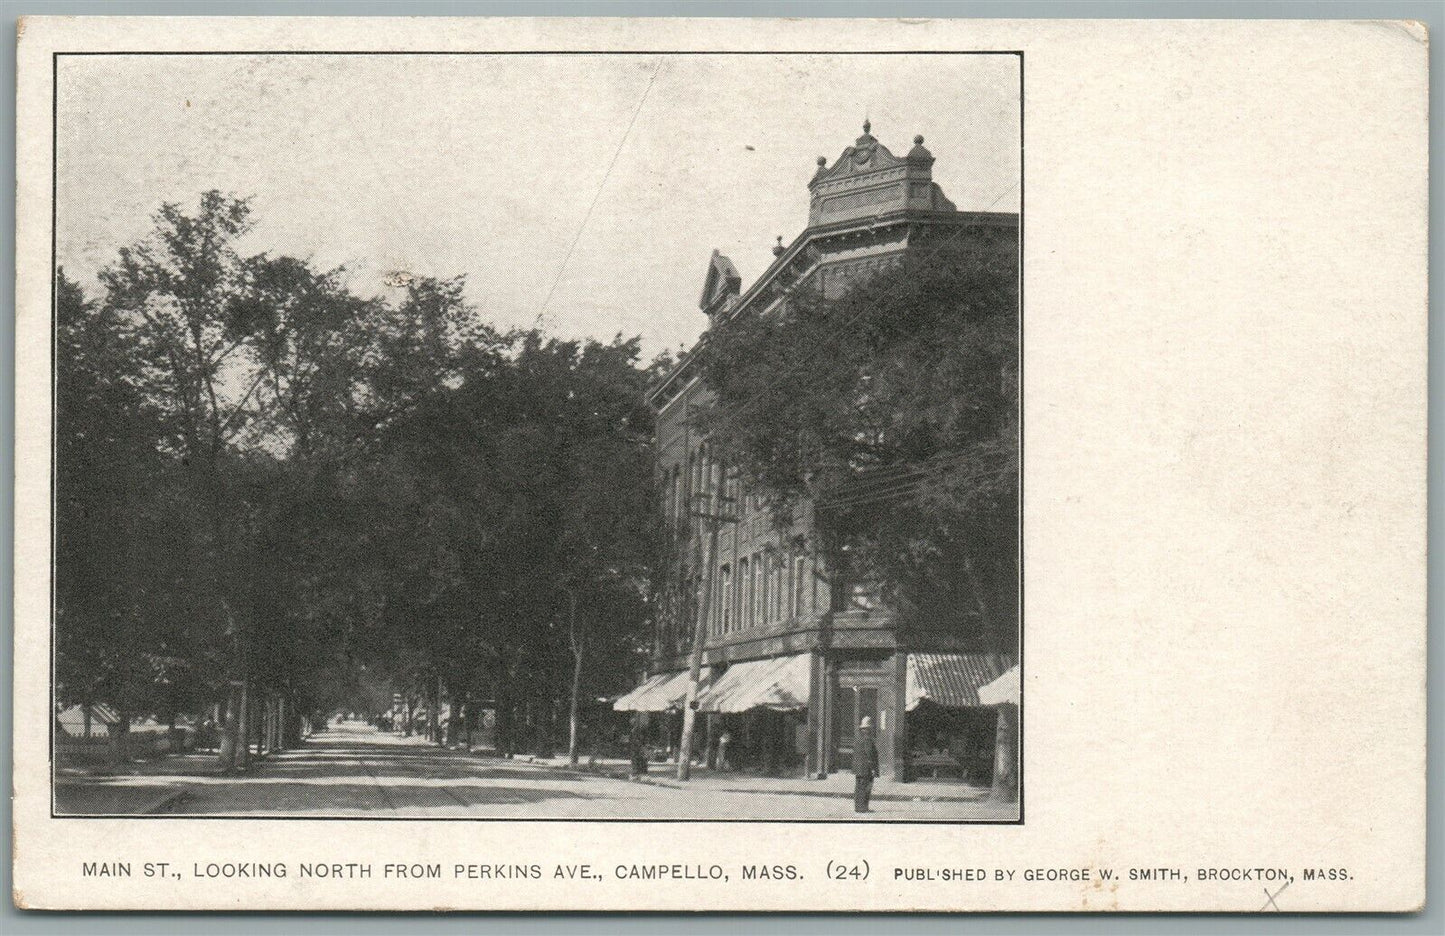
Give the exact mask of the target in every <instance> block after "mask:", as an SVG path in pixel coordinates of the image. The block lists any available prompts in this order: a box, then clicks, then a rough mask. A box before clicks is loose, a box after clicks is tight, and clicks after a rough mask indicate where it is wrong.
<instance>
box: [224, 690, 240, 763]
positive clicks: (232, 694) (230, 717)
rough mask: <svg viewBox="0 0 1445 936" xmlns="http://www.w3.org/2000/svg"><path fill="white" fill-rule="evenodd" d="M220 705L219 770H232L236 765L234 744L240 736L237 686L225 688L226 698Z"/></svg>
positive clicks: (238, 692) (238, 691)
mask: <svg viewBox="0 0 1445 936" xmlns="http://www.w3.org/2000/svg"><path fill="white" fill-rule="evenodd" d="M222 705H223V707H224V711H223V713H222V718H221V750H220V761H221V769H222V770H233V769H235V767H236V764H237V759H236V742H237V739H238V738H239V737H240V735H241V730H240V724H239V717H240V712H241V699H240V688H239V687H238V686H236V685H231V686H228V687H227V688H226V698H225V699H224V700H223V702H222Z"/></svg>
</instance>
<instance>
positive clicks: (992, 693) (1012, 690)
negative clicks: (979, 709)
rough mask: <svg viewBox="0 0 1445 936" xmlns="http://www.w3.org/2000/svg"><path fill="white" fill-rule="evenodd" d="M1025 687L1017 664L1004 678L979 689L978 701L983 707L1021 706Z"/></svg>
mask: <svg viewBox="0 0 1445 936" xmlns="http://www.w3.org/2000/svg"><path fill="white" fill-rule="evenodd" d="M1022 691H1023V685H1022V681H1021V680H1020V678H1019V667H1018V664H1017V663H1015V664H1014V665H1013V666H1010V667H1009V668H1008V670H1007V671H1005V672H1004V674H1003V675H1002V676H1000V677H999V678H998V679H995V680H994V681H993V682H991V683H989V684H988V685H986V686H979V687H978V701H979V703H980V704H982V705H1003V704H1004V703H1005V702H1010V703H1013V704H1014V705H1018V704H1019V696H1020V695H1021V694H1022Z"/></svg>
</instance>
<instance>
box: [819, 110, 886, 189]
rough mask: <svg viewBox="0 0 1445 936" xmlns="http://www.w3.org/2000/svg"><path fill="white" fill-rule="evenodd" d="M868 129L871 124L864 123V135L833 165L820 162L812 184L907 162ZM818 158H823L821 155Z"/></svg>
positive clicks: (844, 151) (876, 170)
mask: <svg viewBox="0 0 1445 936" xmlns="http://www.w3.org/2000/svg"><path fill="white" fill-rule="evenodd" d="M868 130H869V125H868V124H867V123H864V124H863V135H862V136H860V137H859V138H858V139H857V140H855V141H854V142H853V145H852V146H850V147H848V148H847V149H845V150H843V154H842V155H841V156H839V157H838V158H837V160H836V161H834V163H833V165H832V166H824V165H822V164H821V163H820V164H819V168H818V174H817V175H815V176H813V181H812V183H811V184H812V185H817V184H818V183H820V182H831V181H834V180H836V179H841V178H845V177H847V176H854V175H864V174H866V173H870V172H878V171H880V170H883V169H892V168H894V167H897V166H902V165H904V164H905V163H906V162H907V160H904V159H899V158H898V157H897V156H894V155H893V153H892V152H891V151H890V150H889V149H888V147H886V146H884V145H883V144H882V143H879V142H878V140H877V139H876V138H875V137H874V136H873V135H872V134H871V133H869V132H868ZM818 158H819V159H820V160H821V159H822V157H821V156H820V157H818Z"/></svg>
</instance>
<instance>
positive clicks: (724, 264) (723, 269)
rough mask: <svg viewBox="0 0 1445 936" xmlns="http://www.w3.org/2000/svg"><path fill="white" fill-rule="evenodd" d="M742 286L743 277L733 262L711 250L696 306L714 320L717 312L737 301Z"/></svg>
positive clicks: (725, 309) (724, 310)
mask: <svg viewBox="0 0 1445 936" xmlns="http://www.w3.org/2000/svg"><path fill="white" fill-rule="evenodd" d="M742 288H743V278H742V277H741V276H739V275H738V268H737V267H735V266H733V262H732V261H731V260H729V259H728V258H727V257H725V256H723V255H722V254H721V253H719V252H718V251H716V250H714V251H713V252H712V257H710V258H709V259H708V262H707V278H706V279H705V280H704V281H703V285H702V296H701V297H700V298H699V299H698V301H697V307H698V308H699V309H701V310H702V311H703V313H704V314H706V315H707V317H708V319H709V320H710V321H713V322H716V321H717V315H718V313H719V312H726V311H727V310H729V309H731V308H732V307H733V305H734V304H735V303H736V302H737V298H738V294H739V293H740V292H741V291H742Z"/></svg>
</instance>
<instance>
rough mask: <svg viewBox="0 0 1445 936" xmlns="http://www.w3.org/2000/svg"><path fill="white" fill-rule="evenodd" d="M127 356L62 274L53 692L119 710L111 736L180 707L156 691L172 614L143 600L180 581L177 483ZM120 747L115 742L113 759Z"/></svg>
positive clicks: (114, 330) (102, 312)
mask: <svg viewBox="0 0 1445 936" xmlns="http://www.w3.org/2000/svg"><path fill="white" fill-rule="evenodd" d="M130 352H131V346H130V344H129V341H128V336H127V335H126V333H125V331H124V329H123V327H122V326H121V323H119V322H118V321H117V320H116V318H115V316H114V315H113V314H112V313H111V312H110V311H109V310H107V309H106V308H104V307H102V306H98V305H96V304H95V303H92V302H88V301H86V299H85V297H84V295H83V294H82V293H81V290H80V287H79V286H78V285H76V284H75V283H74V282H73V281H71V280H70V279H68V278H67V277H66V275H65V272H64V271H63V270H61V271H58V273H57V281H56V358H57V369H56V415H57V427H56V492H55V494H56V517H55V528H56V573H55V576H56V577H55V590H56V644H57V646H56V650H57V654H56V655H57V676H58V683H59V685H58V687H57V688H58V695H59V697H60V699H61V700H62V701H64V702H68V703H73V704H78V705H83V706H91V705H96V704H110V705H112V706H114V707H115V708H116V709H117V711H118V712H119V714H120V715H121V720H120V722H119V725H118V728H119V730H118V732H117V734H118V735H124V733H125V732H124V729H125V726H126V725H127V723H128V721H129V715H130V714H131V713H133V712H138V711H146V710H149V709H158V708H162V707H164V706H165V705H166V704H167V703H168V702H169V703H171V704H174V703H175V702H176V701H177V700H174V699H167V698H165V697H164V696H163V694H162V693H160V692H158V680H157V676H158V675H159V674H158V672H157V671H158V670H159V669H160V666H161V664H162V661H164V660H165V659H166V658H167V657H168V656H169V654H168V653H167V651H168V650H170V649H171V648H170V647H169V646H168V645H167V640H166V638H167V635H168V633H170V632H171V628H168V627H166V626H165V625H166V623H167V621H166V620H165V617H167V616H172V617H173V615H174V613H175V612H177V611H178V610H179V609H178V608H177V607H176V604H177V603H176V602H171V603H170V608H169V609H163V608H159V607H157V606H156V605H155V603H153V602H149V601H147V596H148V595H156V594H171V589H170V588H169V587H168V585H169V582H170V581H174V580H177V579H180V580H184V577H185V573H184V564H183V563H180V562H176V561H175V560H176V559H177V556H176V554H175V551H174V550H173V549H171V548H169V547H168V546H167V533H168V532H169V527H170V525H171V524H172V522H173V521H174V520H175V519H176V517H175V514H174V512H173V511H171V510H169V509H168V504H169V503H170V497H169V494H170V491H171V490H172V488H173V486H174V478H173V476H172V473H171V472H170V470H169V466H168V465H167V463H166V459H165V458H164V457H163V456H162V454H161V453H160V452H159V451H158V449H157V444H156V440H157V437H158V433H159V414H158V413H156V412H155V410H154V409H153V408H152V407H150V406H149V404H148V403H147V401H146V399H145V396H144V394H142V393H141V392H140V390H139V389H138V387H137V380H138V373H139V366H138V361H137V360H136V359H135V358H134V356H133V355H132V354H131V353H130ZM165 610H169V611H170V612H172V615H165V614H164V613H163V612H164V611H165ZM180 679H181V674H180V673H176V674H174V678H172V680H171V684H172V685H174V684H175V683H177V682H179V681H180ZM176 688H177V691H178V692H179V691H181V689H182V687H180V686H177V687H176ZM123 745H124V740H123V737H118V738H117V745H116V748H115V751H114V753H115V755H116V756H117V757H123V756H124V749H123Z"/></svg>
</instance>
